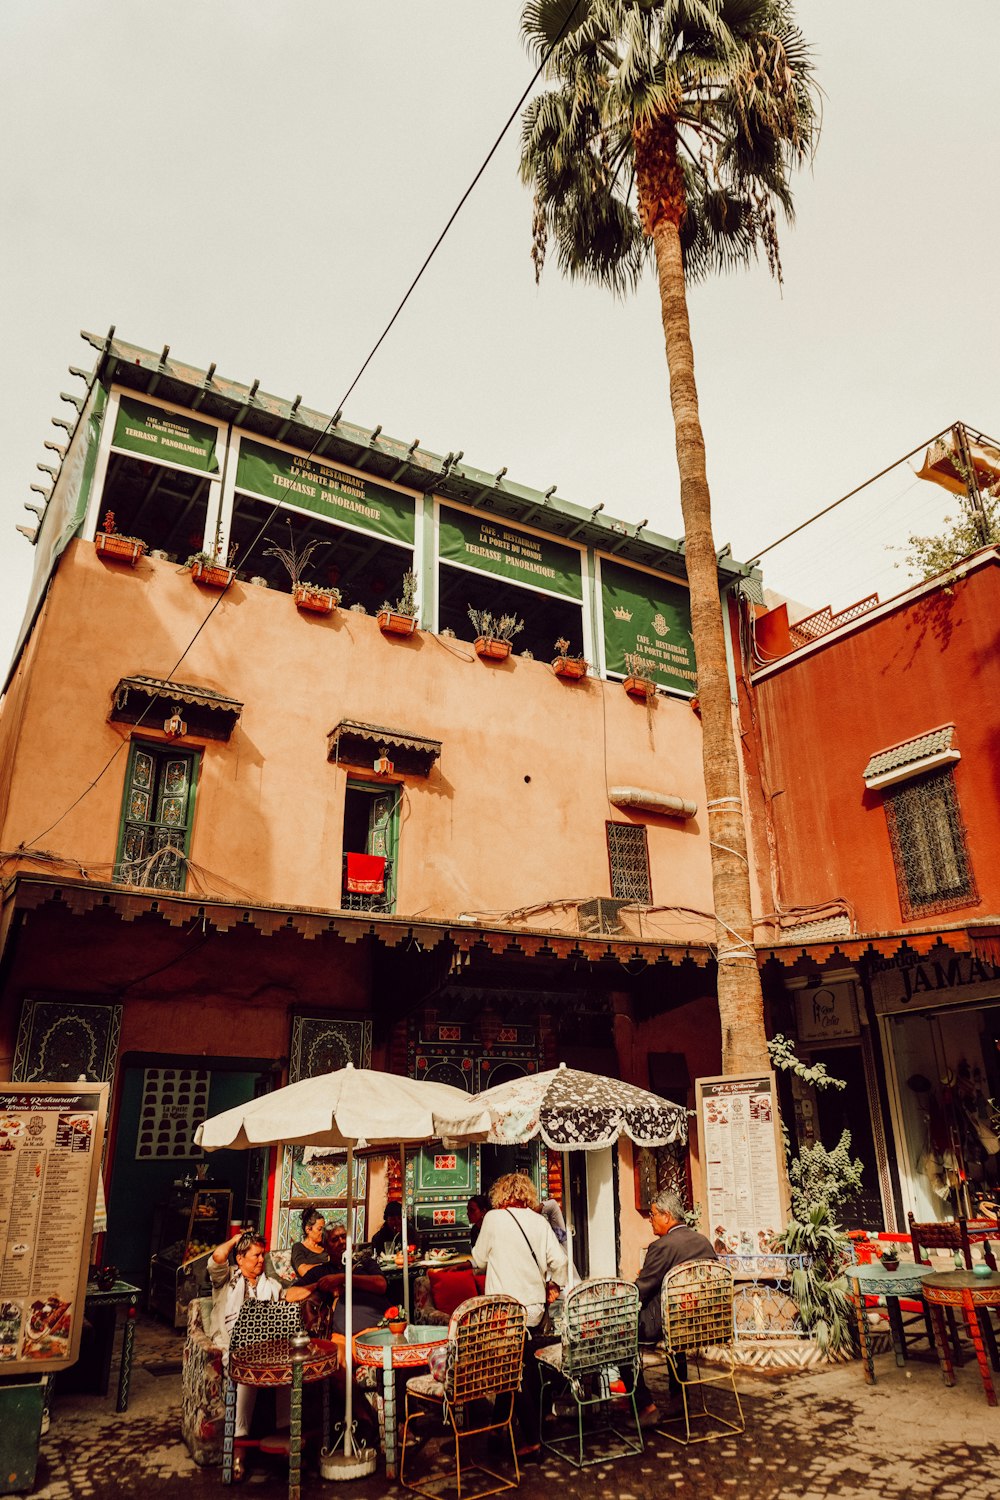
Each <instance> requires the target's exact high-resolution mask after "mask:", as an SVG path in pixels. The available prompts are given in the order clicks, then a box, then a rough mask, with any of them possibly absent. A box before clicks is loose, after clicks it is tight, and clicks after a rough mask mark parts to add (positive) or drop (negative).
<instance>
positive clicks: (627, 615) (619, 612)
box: [614, 604, 632, 620]
mask: <svg viewBox="0 0 1000 1500" xmlns="http://www.w3.org/2000/svg"><path fill="white" fill-rule="evenodd" d="M614 615H615V619H616V620H631V618H632V611H631V610H630V609H626V608H625V606H624V604H616V605H615V609H614Z"/></svg>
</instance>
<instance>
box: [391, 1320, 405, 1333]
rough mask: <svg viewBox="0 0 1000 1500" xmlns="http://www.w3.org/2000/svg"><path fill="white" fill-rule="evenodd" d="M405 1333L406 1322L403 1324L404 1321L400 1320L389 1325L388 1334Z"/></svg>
mask: <svg viewBox="0 0 1000 1500" xmlns="http://www.w3.org/2000/svg"><path fill="white" fill-rule="evenodd" d="M405 1331H406V1322H405V1320H404V1319H400V1320H399V1321H398V1322H393V1323H390V1324H389V1332H390V1333H395V1334H397V1335H398V1334H401V1333H405Z"/></svg>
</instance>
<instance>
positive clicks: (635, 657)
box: [622, 651, 656, 703]
mask: <svg viewBox="0 0 1000 1500" xmlns="http://www.w3.org/2000/svg"><path fill="white" fill-rule="evenodd" d="M652 669H653V667H652V662H648V661H647V660H646V659H645V657H643V656H640V655H639V653H638V651H626V652H625V673H626V676H625V681H624V683H623V684H622V686H623V687H624V689H625V691H626V693H628V695H629V697H630V698H637V699H638V700H639V701H640V702H641V703H648V702H649V700H650V699H651V698H652V697H653V696H654V695H655V693H656V683H655V682H654V681H653V679H652V677H650V676H648V675H647V674H648V673H650V672H651V671H652Z"/></svg>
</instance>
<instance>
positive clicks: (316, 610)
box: [264, 522, 341, 615]
mask: <svg viewBox="0 0 1000 1500" xmlns="http://www.w3.org/2000/svg"><path fill="white" fill-rule="evenodd" d="M268 540H270V538H269V539H268ZM321 545H322V543H321V542H319V541H317V539H316V538H315V537H312V538H311V539H310V540H309V541H308V542H306V543H305V545H304V546H303V547H301V548H300V547H298V546H297V545H296V541H295V537H294V536H293V535H292V529H291V522H289V523H288V546H287V547H279V546H278V544H277V542H272V543H271V545H270V547H265V548H264V556H265V557H276V558H277V559H278V560H279V562H282V563H284V565H285V567H286V568H287V569H288V576H289V578H290V579H291V580H292V598H293V599H294V600H295V606H296V608H297V609H301V610H305V611H306V613H307V614H314V615H330V614H332V613H333V611H334V610H335V609H336V608H337V605H338V604H339V603H340V597H341V595H340V590H339V589H337V588H332V587H326V586H324V585H323V584H320V583H306V582H305V580H304V579H303V577H302V570H303V568H304V567H305V565H306V563H307V562H308V561H309V559H310V558H311V557H312V555H313V553H314V552H315V551H316V548H317V547H319V546H321Z"/></svg>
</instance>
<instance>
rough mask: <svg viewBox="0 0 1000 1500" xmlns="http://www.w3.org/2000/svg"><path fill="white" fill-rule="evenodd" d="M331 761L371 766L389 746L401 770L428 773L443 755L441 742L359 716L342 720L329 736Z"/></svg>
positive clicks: (421, 773) (328, 757) (328, 755)
mask: <svg viewBox="0 0 1000 1500" xmlns="http://www.w3.org/2000/svg"><path fill="white" fill-rule="evenodd" d="M327 744H328V746H329V749H328V751H327V757H326V758H327V760H332V761H343V762H344V764H345V765H349V766H366V767H368V768H369V769H370V768H371V765H372V763H373V761H374V760H375V757H376V756H377V755H378V754H379V752H380V751H381V750H382V748H383V746H384V747H385V751H386V754H387V755H388V756H389V757H390V759H391V760H392V761H393V763H394V764H395V765H396V766H397V767H398V769H399V770H401V771H408V772H410V773H411V774H413V775H417V776H427V775H429V774H430V769H431V766H432V765H433V764H434V762H435V761H436V760H437V759H438V758H439V757H440V754H441V741H440V740H430V739H427V738H426V737H425V736H423V735H419V734H403V733H402V732H401V731H400V730H398V729H387V728H385V727H384V726H383V725H381V724H363V723H360V722H359V721H358V720H356V719H341V721H340V723H339V724H338V725H337V727H336V728H335V729H331V730H330V733H329V734H328V735H327Z"/></svg>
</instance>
